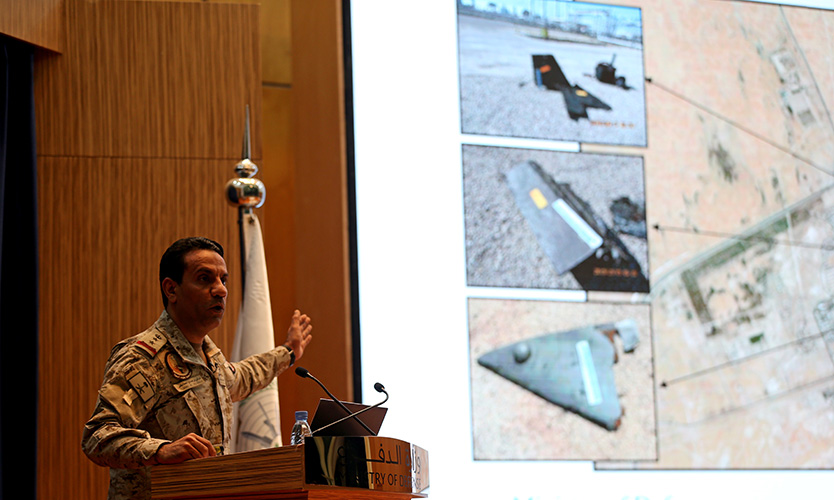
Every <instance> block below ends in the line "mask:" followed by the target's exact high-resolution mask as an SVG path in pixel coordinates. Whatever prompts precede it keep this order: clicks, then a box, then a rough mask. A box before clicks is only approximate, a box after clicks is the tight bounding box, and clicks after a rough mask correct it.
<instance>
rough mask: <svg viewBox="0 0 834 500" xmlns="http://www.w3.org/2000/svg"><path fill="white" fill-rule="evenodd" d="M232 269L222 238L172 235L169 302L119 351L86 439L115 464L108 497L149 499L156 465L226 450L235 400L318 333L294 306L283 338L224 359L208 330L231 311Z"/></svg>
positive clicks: (165, 263)
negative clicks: (248, 353)
mask: <svg viewBox="0 0 834 500" xmlns="http://www.w3.org/2000/svg"><path fill="white" fill-rule="evenodd" d="M227 277H228V272H227V271H226V263H225V261H224V260H223V248H222V247H221V246H220V244H218V243H216V242H214V241H212V240H209V239H207V238H185V239H182V240H178V241H176V242H174V244H172V245H171V246H170V247H169V248H168V250H166V252H165V254H164V255H163V256H162V260H161V262H160V266H159V280H160V288H161V290H162V301H163V304H164V306H165V310H164V311H163V312H162V314H161V315H160V317H159V319H158V320H157V321H156V322H155V323H154V324H153V325H152V326H151V327H150V328H148V329H147V330H145V331H144V332H142V333H140V334H139V335H136V336H134V337H131V338H129V339H126V340H123V341H122V342H119V343H118V344H116V346H115V347H114V348H113V350H112V351H111V353H110V358H109V359H108V361H107V365H106V366H105V373H104V381H103V382H102V385H101V389H99V393H98V401H97V403H96V407H95V409H94V410H93V415H92V417H91V418H90V420H89V421H88V422H87V424H86V425H85V426H84V435H83V438H82V443H81V446H82V449H83V450H84V453H86V454H87V456H88V457H89V458H90V460H92V461H93V462H95V463H97V464H99V465H102V466H107V467H110V490H109V494H108V498H109V499H110V500H117V499H118V500H122V499H125V500H126V499H149V498H150V497H151V492H150V468H149V466H151V465H156V464H173V463H179V462H183V461H185V460H190V459H192V458H201V457H210V456H214V455H216V454H218V453H220V454H222V453H223V452H224V451H225V450H227V449H228V446H229V440H230V438H231V432H232V402H234V401H240V400H242V399H245V398H246V397H247V396H249V395H250V394H252V393H254V392H255V391H258V390H259V389H262V388H263V387H266V386H267V385H268V384H269V383H270V382H271V381H272V379H274V378H275V377H276V376H277V375H278V374H280V373H281V372H283V371H284V370H285V369H287V368H288V367H289V366H291V365H292V364H293V363H294V362H295V360H296V359H300V358H301V356H302V355H303V354H304V349H305V348H306V347H307V345H308V344H309V343H310V341H311V340H312V335H311V334H310V332H311V330H312V325H311V321H310V318H309V317H307V315H303V314H301V313H300V312H299V311H295V313H294V314H293V317H292V320H291V322H290V327H289V330H288V333H287V341H286V343H285V344H284V345H283V346H280V347H276V348H275V349H273V350H271V351H269V352H266V353H263V354H258V355H255V356H251V357H249V358H246V359H245V360H243V361H241V362H238V363H230V362H228V361H226V358H225V357H224V356H223V353H222V352H220V349H218V348H217V346H216V345H215V344H214V342H212V340H211V339H210V338H209V337H208V333H209V332H210V331H212V330H214V329H215V328H217V327H218V326H219V325H220V322H221V320H222V319H223V313H224V312H225V306H226V279H227Z"/></svg>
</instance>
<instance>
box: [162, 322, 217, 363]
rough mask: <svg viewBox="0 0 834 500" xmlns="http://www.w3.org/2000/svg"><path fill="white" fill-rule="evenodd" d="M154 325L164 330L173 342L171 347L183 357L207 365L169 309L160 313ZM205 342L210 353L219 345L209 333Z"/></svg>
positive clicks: (206, 349) (205, 347)
mask: <svg viewBox="0 0 834 500" xmlns="http://www.w3.org/2000/svg"><path fill="white" fill-rule="evenodd" d="M154 326H155V327H156V329H157V330H159V331H160V332H162V334H163V335H165V336H166V337H168V341H169V342H171V347H173V348H174V350H175V351H177V353H178V354H179V355H180V357H181V358H182V359H184V360H185V361H188V362H189V363H193V364H195V365H202V366H205V363H203V358H202V356H200V355H199V354H197V352H196V351H195V350H194V348H193V347H192V346H191V343H190V342H189V341H188V339H187V338H185V335H183V333H182V331H181V330H180V327H178V326H177V324H176V323H175V322H174V320H173V318H171V315H169V314H168V311H165V310H163V311H162V314H160V315H159V319H158V320H156V323H154ZM203 344H204V349H205V351H206V352H209V353H210V352H212V351H213V350H216V349H217V346H215V344H214V342H213V341H212V340H211V339H210V338H209V336H208V335H206V337H205V339H203Z"/></svg>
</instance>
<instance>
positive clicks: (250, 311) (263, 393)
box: [232, 214, 282, 452]
mask: <svg viewBox="0 0 834 500" xmlns="http://www.w3.org/2000/svg"><path fill="white" fill-rule="evenodd" d="M243 242H244V245H245V252H246V253H245V257H246V259H245V266H246V276H245V283H244V290H243V302H242V303H241V307H240V315H239V316H238V320H237V331H236V332H235V343H234V347H233V348H232V361H240V360H241V359H244V358H246V357H248V356H251V355H253V354H259V353H262V352H266V351H269V350H270V349H272V348H274V347H275V340H274V336H273V328H272V308H271V305H270V301H269V280H268V279H267V275H266V258H265V256H264V242H263V235H262V234H261V223H260V222H259V221H258V217H257V216H256V215H255V214H246V215H244V217H243ZM241 251H242V252H243V251H244V250H243V249H241ZM234 421H235V431H234V432H233V434H232V451H233V452H241V451H250V450H259V449H262V448H271V447H275V446H281V445H282V442H281V420H280V413H279V411H278V381H277V380H276V379H273V380H272V382H271V383H270V384H269V385H268V386H267V387H265V388H263V389H261V390H260V391H258V392H256V393H254V394H252V395H251V396H249V397H248V398H246V399H244V400H243V401H240V402H239V403H235V420H234Z"/></svg>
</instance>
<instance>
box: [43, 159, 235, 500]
mask: <svg viewBox="0 0 834 500" xmlns="http://www.w3.org/2000/svg"><path fill="white" fill-rule="evenodd" d="M230 171H231V166H230V162H229V161H226V160H182V159H111V158H41V159H40V164H39V181H38V190H39V206H38V210H39V214H40V217H39V219H40V228H39V229H40V241H41V251H40V266H41V270H42V272H41V278H40V287H41V292H40V297H41V312H40V321H41V347H40V377H41V380H40V397H39V408H40V409H41V411H40V415H39V434H40V439H39V440H38V465H39V468H38V485H39V488H40V491H39V492H38V493H39V498H43V499H53V498H77V499H79V500H81V499H88V498H104V497H105V496H106V493H105V492H106V486H107V481H108V479H107V469H105V468H101V467H97V466H95V465H94V464H93V463H92V462H90V461H89V460H87V458H86V457H85V456H84V455H83V453H82V452H81V449H80V439H81V430H82V428H83V426H84V423H85V422H86V421H87V419H88V418H89V417H90V413H91V411H92V409H93V405H94V403H95V397H96V396H95V394H96V391H97V389H98V387H99V385H100V384H101V378H102V375H103V369H104V362H105V361H106V360H107V356H108V354H109V352H110V349H111V347H112V346H113V345H114V344H115V343H116V342H118V341H119V340H121V339H123V338H126V337H128V336H130V335H133V334H135V333H139V332H141V331H143V330H144V329H145V328H147V327H148V326H150V325H151V324H152V323H153V322H154V321H155V320H156V318H157V317H158V315H159V313H160V312H161V311H162V299H161V296H160V292H159V282H158V279H157V276H158V272H159V259H160V257H161V256H162V253H163V252H164V251H165V249H166V248H167V247H168V245H170V244H171V243H172V242H173V241H174V240H176V239H178V238H180V237H183V236H190V235H202V236H207V237H209V238H212V239H215V240H216V241H218V242H220V243H221V244H222V245H223V246H224V247H225V249H226V262H227V266H228V267H229V272H230V274H231V279H230V282H229V283H230V288H229V298H228V303H229V309H228V310H227V313H226V317H225V318H224V321H223V324H222V325H221V327H220V328H219V329H218V330H216V331H215V332H214V333H212V334H211V335H210V336H211V337H212V339H214V340H215V341H216V342H217V343H218V345H219V346H220V347H221V349H223V351H224V352H227V353H230V352H231V347H232V340H233V336H234V328H235V322H236V320H237V306H236V305H235V304H238V303H239V299H240V293H241V290H240V281H239V279H238V278H239V276H240V274H239V272H240V266H239V262H240V261H239V259H240V254H239V252H238V248H237V247H238V240H237V238H238V236H237V222H236V220H237V211H236V210H235V209H234V208H233V207H230V206H228V205H227V204H226V202H225V201H224V198H223V185H224V184H225V182H226V181H227V180H228V179H229V178H231V175H230ZM72 495H75V496H72Z"/></svg>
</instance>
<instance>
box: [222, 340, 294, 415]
mask: <svg viewBox="0 0 834 500" xmlns="http://www.w3.org/2000/svg"><path fill="white" fill-rule="evenodd" d="M229 365H230V367H231V369H230V370H229V371H228V372H227V376H229V377H230V379H231V380H232V382H231V383H230V384H229V386H228V388H229V394H230V395H231V397H232V401H235V402H236V401H241V400H243V399H246V398H247V397H248V396H249V395H250V394H252V393H254V392H257V391H259V390H261V389H263V388H264V387H266V386H267V385H269V383H270V382H272V380H273V379H274V378H275V377H277V376H278V375H280V374H281V373H283V372H284V370H286V369H287V368H289V366H290V353H289V351H288V350H287V348H286V347H284V346H280V347H276V348H275V349H272V350H271V351H267V352H264V353H261V354H255V355H254V356H249V357H248V358H246V359H244V360H243V361H238V362H236V363H230V364H229Z"/></svg>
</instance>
